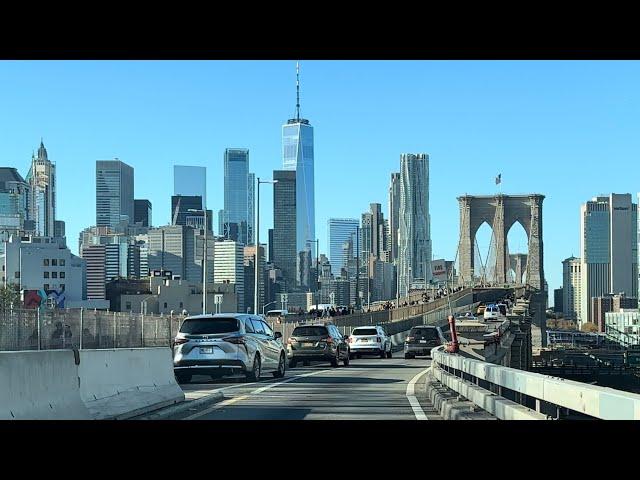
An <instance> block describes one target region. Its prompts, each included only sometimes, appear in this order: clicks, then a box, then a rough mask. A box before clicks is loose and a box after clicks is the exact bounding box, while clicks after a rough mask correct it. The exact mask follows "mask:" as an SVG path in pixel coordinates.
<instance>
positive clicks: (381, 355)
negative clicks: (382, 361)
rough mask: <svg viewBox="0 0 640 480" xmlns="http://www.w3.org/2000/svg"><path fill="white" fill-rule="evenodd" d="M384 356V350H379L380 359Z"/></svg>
mask: <svg viewBox="0 0 640 480" xmlns="http://www.w3.org/2000/svg"><path fill="white" fill-rule="evenodd" d="M386 354H387V352H385V351H384V350H380V358H384V357H385V356H386Z"/></svg>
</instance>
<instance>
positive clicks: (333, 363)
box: [330, 350, 340, 368]
mask: <svg viewBox="0 0 640 480" xmlns="http://www.w3.org/2000/svg"><path fill="white" fill-rule="evenodd" d="M338 360H340V350H336V356H335V357H333V358H332V359H331V361H330V363H331V367H332V368H338Z"/></svg>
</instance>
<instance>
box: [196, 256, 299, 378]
mask: <svg viewBox="0 0 640 480" xmlns="http://www.w3.org/2000/svg"><path fill="white" fill-rule="evenodd" d="M203 250H204V249H203ZM296 365H298V361H297V360H294V359H291V360H289V368H296Z"/></svg>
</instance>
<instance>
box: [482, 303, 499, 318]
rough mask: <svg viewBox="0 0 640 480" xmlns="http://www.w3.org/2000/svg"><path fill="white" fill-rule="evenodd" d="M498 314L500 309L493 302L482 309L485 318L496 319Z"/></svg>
mask: <svg viewBox="0 0 640 480" xmlns="http://www.w3.org/2000/svg"><path fill="white" fill-rule="evenodd" d="M499 316H500V309H499V308H498V306H497V305H496V304H494V303H492V304H490V305H487V308H485V309H484V319H485V320H497V319H498V317H499Z"/></svg>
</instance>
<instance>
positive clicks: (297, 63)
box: [296, 62, 300, 121]
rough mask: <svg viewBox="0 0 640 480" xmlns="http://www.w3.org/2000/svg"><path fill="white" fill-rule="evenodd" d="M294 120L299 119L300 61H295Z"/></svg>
mask: <svg viewBox="0 0 640 480" xmlns="http://www.w3.org/2000/svg"><path fill="white" fill-rule="evenodd" d="M296 120H298V121H299V120H300V62H296Z"/></svg>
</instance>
